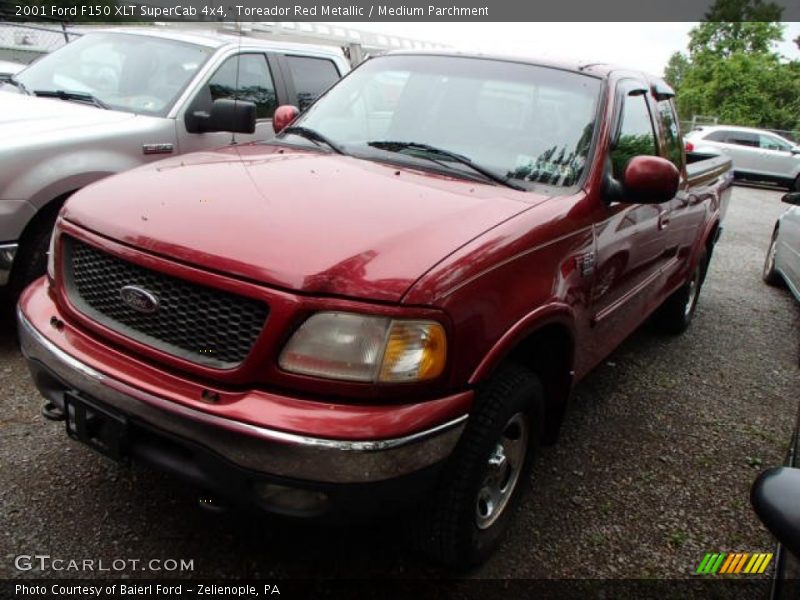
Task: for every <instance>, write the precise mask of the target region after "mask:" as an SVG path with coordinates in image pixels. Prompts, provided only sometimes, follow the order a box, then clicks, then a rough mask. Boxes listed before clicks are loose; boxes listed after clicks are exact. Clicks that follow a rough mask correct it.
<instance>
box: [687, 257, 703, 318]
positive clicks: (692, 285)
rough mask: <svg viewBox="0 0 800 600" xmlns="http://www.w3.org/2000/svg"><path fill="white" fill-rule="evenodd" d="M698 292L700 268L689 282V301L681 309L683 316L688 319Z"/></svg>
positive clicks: (695, 302)
mask: <svg viewBox="0 0 800 600" xmlns="http://www.w3.org/2000/svg"><path fill="white" fill-rule="evenodd" d="M699 292H700V267H697V270H696V271H695V273H694V277H692V280H691V281H690V282H689V299H688V300H687V301H686V306H685V307H684V308H683V316H685V317H688V316H689V315H690V314H692V311H693V310H694V306H695V304H697V294H698V293H699Z"/></svg>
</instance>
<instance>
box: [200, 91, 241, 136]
mask: <svg viewBox="0 0 800 600" xmlns="http://www.w3.org/2000/svg"><path fill="white" fill-rule="evenodd" d="M186 130H187V131H188V132H189V133H207V132H212V131H230V132H231V133H254V132H255V130H256V105H255V104H253V103H252V102H245V101H244V100H230V99H227V98H225V99H219V100H214V102H213V104H212V105H211V112H210V113H207V112H205V111H196V112H192V113H188V114H187V115H186Z"/></svg>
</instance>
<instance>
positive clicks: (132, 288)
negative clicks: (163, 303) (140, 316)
mask: <svg viewBox="0 0 800 600" xmlns="http://www.w3.org/2000/svg"><path fill="white" fill-rule="evenodd" d="M119 297H120V298H122V301H123V302H124V303H125V304H127V305H128V306H130V307H131V308H132V309H133V310H136V311H139V312H140V313H145V314H148V315H149V314H152V313H154V312H156V311H157V310H158V308H159V302H158V297H157V296H156V295H155V294H153V293H152V292H148V291H147V290H146V289H144V288H140V287H139V286H138V285H126V286H125V287H123V288H122V289H121V290H120V291H119Z"/></svg>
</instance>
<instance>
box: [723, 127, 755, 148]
mask: <svg viewBox="0 0 800 600" xmlns="http://www.w3.org/2000/svg"><path fill="white" fill-rule="evenodd" d="M728 143H729V144H736V145H737V146H751V147H753V148H758V136H757V135H756V134H755V133H748V132H747V131H731V132H729V133H728Z"/></svg>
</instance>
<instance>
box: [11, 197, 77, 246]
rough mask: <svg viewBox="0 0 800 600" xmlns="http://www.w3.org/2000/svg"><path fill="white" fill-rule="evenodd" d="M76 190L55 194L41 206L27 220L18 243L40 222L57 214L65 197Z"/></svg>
mask: <svg viewBox="0 0 800 600" xmlns="http://www.w3.org/2000/svg"><path fill="white" fill-rule="evenodd" d="M77 191H78V190H72V191H69V192H66V193H64V194H61V195H60V196H56V197H55V198H53V199H52V200H50V202H48V203H47V204H45V205H44V206H42V207H41V208H40V209H39V210H38V211H37V212H36V214H35V215H33V218H32V219H31V220H30V221H28V224H27V225H26V226H25V229H24V230H23V231H22V235H21V236H20V238H19V239H20V244H22V243H23V242H24V240H26V239H28V238H29V237H30V236H31V235H32V233H33V232H35V231H36V230H37V229H38V228H39V227H40V226H41V224H42V223H44V222H47V220H48V219H51V218H52V217H53V216H54V215H56V214H58V211H59V210H61V207H62V206H63V205H64V202H66V200H67V198H69V197H70V196H71V195H72V194H74V193H75V192H77Z"/></svg>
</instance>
